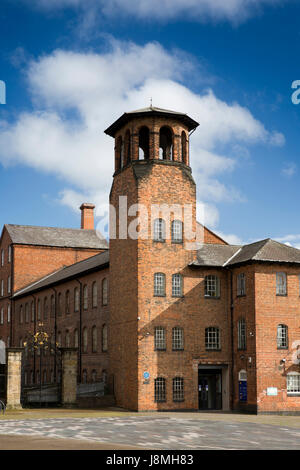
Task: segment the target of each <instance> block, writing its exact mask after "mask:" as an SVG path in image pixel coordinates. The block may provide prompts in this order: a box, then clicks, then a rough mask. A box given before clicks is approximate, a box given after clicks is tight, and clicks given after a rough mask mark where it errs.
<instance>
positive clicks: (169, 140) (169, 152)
mask: <svg viewBox="0 0 300 470" xmlns="http://www.w3.org/2000/svg"><path fill="white" fill-rule="evenodd" d="M159 158H160V159H162V160H173V134H172V131H171V129H170V128H169V127H166V126H163V127H161V129H160V131H159Z"/></svg>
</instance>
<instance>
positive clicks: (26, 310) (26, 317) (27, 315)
mask: <svg viewBox="0 0 300 470" xmlns="http://www.w3.org/2000/svg"><path fill="white" fill-rule="evenodd" d="M25 323H29V305H28V303H27V302H26V304H25Z"/></svg>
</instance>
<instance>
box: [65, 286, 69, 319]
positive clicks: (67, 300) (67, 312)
mask: <svg viewBox="0 0 300 470" xmlns="http://www.w3.org/2000/svg"><path fill="white" fill-rule="evenodd" d="M65 309H66V314H69V313H70V291H69V290H67V292H66V305H65Z"/></svg>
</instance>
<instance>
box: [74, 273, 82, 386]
mask: <svg viewBox="0 0 300 470" xmlns="http://www.w3.org/2000/svg"><path fill="white" fill-rule="evenodd" d="M75 281H77V282H78V283H79V285H80V289H79V335H78V353H79V354H78V383H80V384H81V363H82V358H81V337H82V331H81V330H82V282H81V281H80V280H79V279H75Z"/></svg>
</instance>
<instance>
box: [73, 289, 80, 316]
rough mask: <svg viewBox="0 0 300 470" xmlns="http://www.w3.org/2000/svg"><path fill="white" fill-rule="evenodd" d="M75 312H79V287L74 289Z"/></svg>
mask: <svg viewBox="0 0 300 470" xmlns="http://www.w3.org/2000/svg"><path fill="white" fill-rule="evenodd" d="M74 312H79V287H75V289H74Z"/></svg>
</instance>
